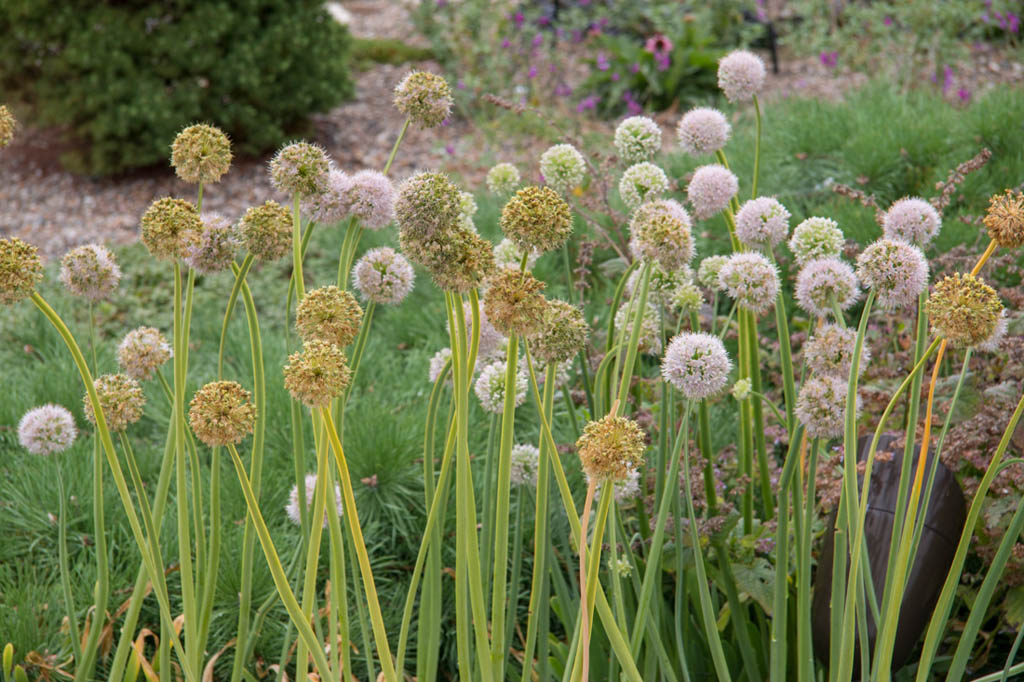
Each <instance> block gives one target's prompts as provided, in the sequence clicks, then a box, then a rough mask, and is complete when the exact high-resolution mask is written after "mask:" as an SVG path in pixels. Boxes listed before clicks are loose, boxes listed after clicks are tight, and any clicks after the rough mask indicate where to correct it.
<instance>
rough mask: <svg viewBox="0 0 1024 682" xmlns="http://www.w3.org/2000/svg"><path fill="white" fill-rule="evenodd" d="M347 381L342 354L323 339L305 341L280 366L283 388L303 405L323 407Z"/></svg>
mask: <svg viewBox="0 0 1024 682" xmlns="http://www.w3.org/2000/svg"><path fill="white" fill-rule="evenodd" d="M351 380H352V370H350V369H349V367H348V361H347V360H346V358H345V353H344V352H343V351H342V350H341V349H340V348H338V347H337V346H335V345H334V344H333V343H326V342H324V341H317V340H313V341H306V342H305V343H304V344H303V345H302V350H301V351H297V352H295V353H292V354H291V355H289V356H288V364H287V365H285V366H284V387H285V388H286V389H287V390H288V393H290V394H291V396H292V398H294V399H295V400H298V401H299V402H300V403H302V404H303V405H305V406H306V407H311V408H315V407H327V406H328V405H330V403H331V401H332V400H334V399H335V398H337V397H338V396H340V395H341V394H342V392H343V391H344V390H345V389H346V388H348V384H349V381H351Z"/></svg>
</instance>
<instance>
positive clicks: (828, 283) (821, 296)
mask: <svg viewBox="0 0 1024 682" xmlns="http://www.w3.org/2000/svg"><path fill="white" fill-rule="evenodd" d="M859 297H860V289H859V288H858V286H857V276H856V275H855V274H854V273H853V268H851V267H850V266H849V265H847V264H846V263H844V262H843V261H841V260H839V259H838V258H817V259H815V260H812V261H810V262H808V263H807V264H806V265H804V267H803V268H802V269H801V270H800V274H799V275H797V279H796V302H797V305H799V306H800V307H801V308H803V309H804V310H805V311H806V312H807V313H808V314H810V315H814V316H816V317H828V316H830V315H833V314H834V313H835V311H834V310H833V308H832V306H833V302H834V304H835V305H837V306H839V309H840V310H847V309H849V307H850V306H852V305H853V304H854V303H856V302H857V299H858V298H859Z"/></svg>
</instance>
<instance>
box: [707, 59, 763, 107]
mask: <svg viewBox="0 0 1024 682" xmlns="http://www.w3.org/2000/svg"><path fill="white" fill-rule="evenodd" d="M764 78H765V68H764V61H763V60H762V59H761V58H760V57H758V56H757V55H756V54H754V53H753V52H748V51H747V50H734V51H732V52H730V53H729V54H727V55H725V56H724V57H722V58H721V59H720V60H719V62H718V87H720V88H721V89H722V92H724V93H725V98H726V99H728V100H729V101H730V102H743V101H746V100H748V99H751V98H753V97H754V95H756V94H757V93H758V92H760V91H761V88H762V87H763V86H764Z"/></svg>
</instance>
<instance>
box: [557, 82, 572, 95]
mask: <svg viewBox="0 0 1024 682" xmlns="http://www.w3.org/2000/svg"><path fill="white" fill-rule="evenodd" d="M555 94H556V95H558V96H560V97H568V96H569V95H571V94H572V88H570V87H569V86H568V85H566V84H565V83H559V84H558V85H556V86H555Z"/></svg>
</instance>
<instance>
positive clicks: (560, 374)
mask: <svg viewBox="0 0 1024 682" xmlns="http://www.w3.org/2000/svg"><path fill="white" fill-rule="evenodd" d="M570 369H572V360H571V359H570V360H566V361H565V362H559V363H558V364H556V365H555V388H556V389H559V388H562V386H565V384H567V383H568V382H569V370H570ZM547 375H548V373H547V372H538V373H537V387H538V388H544V379H545V378H547Z"/></svg>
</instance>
